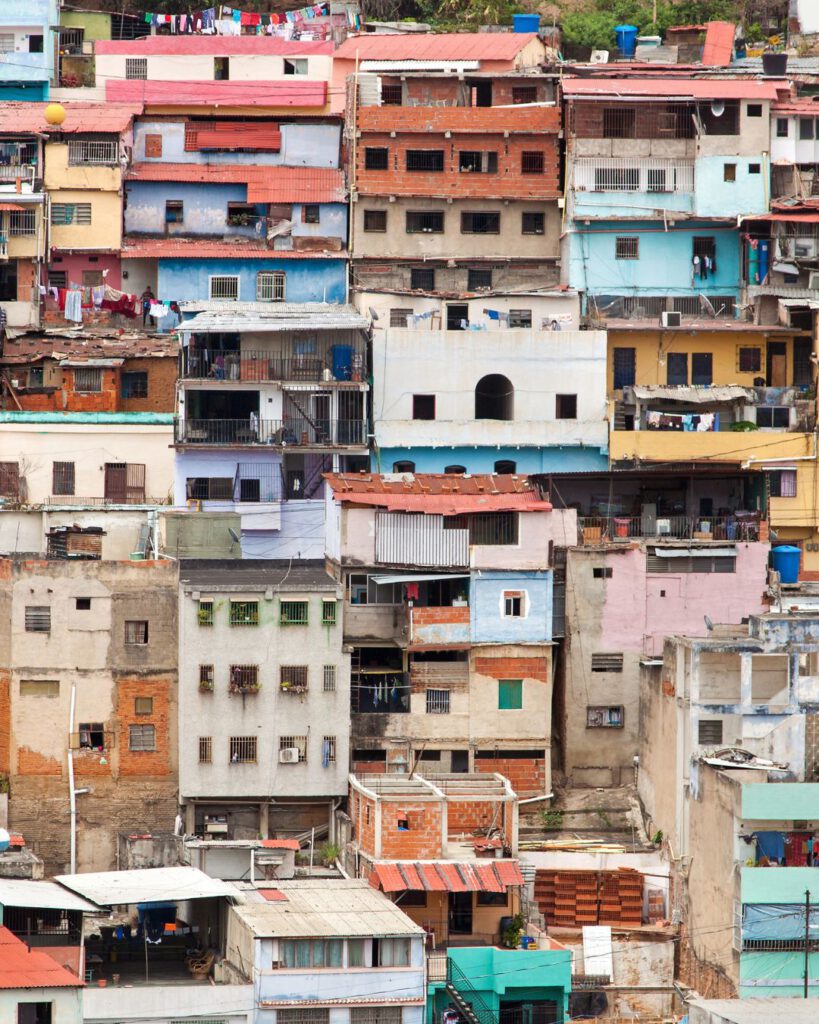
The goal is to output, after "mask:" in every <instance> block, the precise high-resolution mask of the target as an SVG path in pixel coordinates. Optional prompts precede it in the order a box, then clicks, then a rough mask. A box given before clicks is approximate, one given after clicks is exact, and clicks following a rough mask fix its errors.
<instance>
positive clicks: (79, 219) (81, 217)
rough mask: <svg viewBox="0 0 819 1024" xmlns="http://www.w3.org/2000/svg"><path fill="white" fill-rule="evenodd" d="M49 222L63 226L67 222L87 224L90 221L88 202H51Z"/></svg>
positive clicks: (89, 205)
mask: <svg viewBox="0 0 819 1024" xmlns="http://www.w3.org/2000/svg"><path fill="white" fill-rule="evenodd" d="M51 223H52V224H54V225H56V226H58V227H64V226H65V225H67V224H82V225H86V226H87V225H89V224H90V223H91V204H90V203H52V204H51Z"/></svg>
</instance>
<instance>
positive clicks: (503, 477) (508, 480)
mask: <svg viewBox="0 0 819 1024" xmlns="http://www.w3.org/2000/svg"><path fill="white" fill-rule="evenodd" d="M324 479H325V480H327V482H328V483H329V484H330V486H331V487H332V488H333V492H334V493H335V496H336V497H337V498H339V499H340V500H344V499H347V498H350V499H351V500H352V496H353V495H361V494H401V495H404V494H424V495H430V494H432V495H435V494H447V495H450V494H478V495H483V494H535V490H534V488H533V487H532V485H531V484H530V483H529V478H528V477H527V476H522V475H518V474H516V473H510V474H495V473H464V474H461V473H325V474H324Z"/></svg>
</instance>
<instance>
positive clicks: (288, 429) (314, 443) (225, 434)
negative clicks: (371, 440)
mask: <svg viewBox="0 0 819 1024" xmlns="http://www.w3.org/2000/svg"><path fill="white" fill-rule="evenodd" d="M174 441H175V443H176V444H203V445H205V444H207V445H213V444H230V445H257V444H258V445H271V446H275V447H279V448H326V447H336V446H337V447H348V446H351V445H356V446H363V445H365V444H366V443H367V425H366V423H364V422H363V420H308V419H299V418H298V417H295V416H294V417H291V418H290V419H287V420H259V419H255V418H253V419H241V420H216V419H213V420H211V419H187V420H176V422H175V423H174Z"/></svg>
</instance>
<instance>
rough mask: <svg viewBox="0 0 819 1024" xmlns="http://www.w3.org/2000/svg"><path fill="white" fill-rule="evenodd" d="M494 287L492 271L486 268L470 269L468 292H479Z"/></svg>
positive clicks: (467, 281) (467, 278) (467, 273)
mask: <svg viewBox="0 0 819 1024" xmlns="http://www.w3.org/2000/svg"><path fill="white" fill-rule="evenodd" d="M491 287H492V271H491V269H487V268H486V267H468V268H467V271H466V290H467V291H468V292H477V291H479V290H480V289H482V288H491Z"/></svg>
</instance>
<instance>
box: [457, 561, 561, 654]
mask: <svg viewBox="0 0 819 1024" xmlns="http://www.w3.org/2000/svg"><path fill="white" fill-rule="evenodd" d="M469 587H470V594H469V614H470V627H471V631H472V643H473V644H523V643H548V642H549V641H550V640H551V639H552V573H551V570H544V571H538V572H500V571H487V570H482V571H481V572H479V573H473V574H472V576H471V578H470V581H469ZM504 590H522V591H525V593H526V597H527V600H526V602H525V614H524V616H523V617H521V618H513V617H509V618H506V617H504V616H503V613H502V607H503V592H504Z"/></svg>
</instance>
